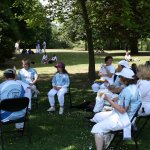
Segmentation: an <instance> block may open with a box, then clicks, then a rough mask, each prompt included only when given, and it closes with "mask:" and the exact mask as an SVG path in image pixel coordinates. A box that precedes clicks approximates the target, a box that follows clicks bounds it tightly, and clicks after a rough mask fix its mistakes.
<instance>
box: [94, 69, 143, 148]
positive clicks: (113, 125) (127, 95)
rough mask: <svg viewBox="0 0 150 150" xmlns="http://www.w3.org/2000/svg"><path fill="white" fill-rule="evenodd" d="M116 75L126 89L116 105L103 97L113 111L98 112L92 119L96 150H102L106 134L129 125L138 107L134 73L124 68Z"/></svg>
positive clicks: (138, 95) (108, 98) (138, 98)
mask: <svg viewBox="0 0 150 150" xmlns="http://www.w3.org/2000/svg"><path fill="white" fill-rule="evenodd" d="M117 75H119V76H120V81H121V82H122V83H123V84H125V85H126V88H124V89H123V90H122V92H121V93H120V94H119V97H118V101H117V103H116V102H113V101H112V100H111V98H110V97H109V96H108V95H105V97H104V98H105V100H107V101H108V102H109V103H110V104H111V106H112V107H113V108H114V110H112V111H108V112H100V113H97V114H96V115H95V116H94V117H93V121H94V122H96V124H95V125H94V126H93V128H92V130H91V133H92V134H94V135H95V142H96V148H97V150H103V145H104V138H105V137H106V136H107V133H108V132H110V131H116V130H121V129H124V128H126V127H127V126H129V125H130V124H131V123H130V119H131V118H132V117H133V115H134V114H135V112H136V111H137V108H138V107H139V105H140V101H141V97H140V94H139V90H138V88H137V86H136V80H135V78H134V72H133V71H132V70H130V69H127V68H124V69H123V70H122V71H121V72H120V73H117ZM124 117H125V119H124Z"/></svg>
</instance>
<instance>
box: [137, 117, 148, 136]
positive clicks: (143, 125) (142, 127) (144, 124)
mask: <svg viewBox="0 0 150 150" xmlns="http://www.w3.org/2000/svg"><path fill="white" fill-rule="evenodd" d="M149 119H150V117H147V118H146V120H145V122H144V123H143V124H142V126H141V128H140V129H139V131H138V133H137V138H138V137H139V135H140V133H141V131H142V129H144V127H145V126H146V124H147V122H148V121H149Z"/></svg>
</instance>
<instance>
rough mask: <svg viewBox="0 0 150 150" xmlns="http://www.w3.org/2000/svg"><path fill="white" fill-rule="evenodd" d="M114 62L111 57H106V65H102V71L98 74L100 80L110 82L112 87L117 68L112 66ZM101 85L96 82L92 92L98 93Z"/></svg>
mask: <svg viewBox="0 0 150 150" xmlns="http://www.w3.org/2000/svg"><path fill="white" fill-rule="evenodd" d="M112 61H113V58H112V57H111V56H107V57H105V63H106V65H102V66H101V68H100V71H99V73H98V76H99V77H100V80H104V81H106V82H108V83H109V84H110V85H112V84H113V83H114V73H115V68H114V66H112ZM101 84H102V83H97V82H95V83H94V84H93V85H92V90H93V91H94V92H98V90H99V89H100V85H101Z"/></svg>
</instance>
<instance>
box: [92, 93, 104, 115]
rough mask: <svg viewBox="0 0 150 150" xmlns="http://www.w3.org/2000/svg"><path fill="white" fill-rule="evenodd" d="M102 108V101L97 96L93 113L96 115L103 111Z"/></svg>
mask: <svg viewBox="0 0 150 150" xmlns="http://www.w3.org/2000/svg"><path fill="white" fill-rule="evenodd" d="M103 107H104V99H103V98H100V97H99V96H97V97H96V103H95V106H94V109H93V112H95V113H98V112H100V111H101V110H102V109H103Z"/></svg>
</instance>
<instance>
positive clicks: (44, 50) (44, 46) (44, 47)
mask: <svg viewBox="0 0 150 150" xmlns="http://www.w3.org/2000/svg"><path fill="white" fill-rule="evenodd" d="M45 52H46V42H45V41H44V42H43V53H45Z"/></svg>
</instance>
